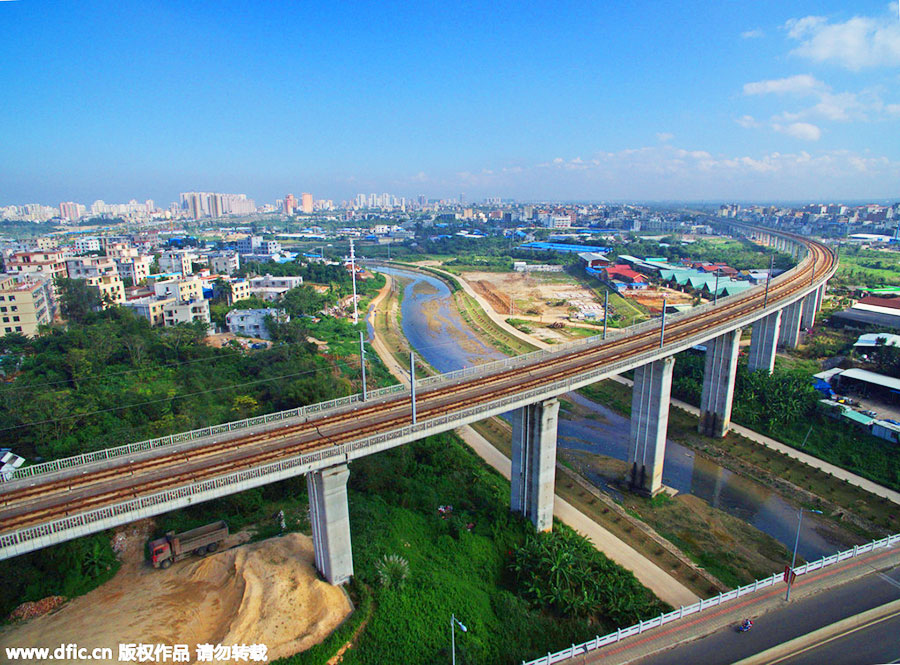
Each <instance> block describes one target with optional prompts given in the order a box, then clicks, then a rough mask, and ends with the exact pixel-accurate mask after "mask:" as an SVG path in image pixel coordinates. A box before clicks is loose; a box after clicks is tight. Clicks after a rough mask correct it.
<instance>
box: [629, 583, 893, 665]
mask: <svg viewBox="0 0 900 665" xmlns="http://www.w3.org/2000/svg"><path fill="white" fill-rule="evenodd" d="M898 599H900V567H895V568H893V569H891V570H888V571H885V572H883V573H874V574H872V575H867V576H865V577H863V578H861V579H859V580H856V581H854V582H850V583H848V584H845V585H842V586H839V587H837V588H836V589H834V590H830V591H823V592H821V593H818V594H816V595H813V596H810V597H808V598H802V599H799V600H791V602H790V604H789V605H787V606H785V607H782V608H780V609H777V610H773V611H771V612H769V613H767V614H764V615H763V616H761V617H759V618H757V617H753V616H751V617H750V618H752V619H753V628H752V629H751V630H749V631H747V632H744V633H739V632H737V626H738V624H739V623H740V622H741V620H742V619H744V618H745V617H744V616H741V615H739V614H737V613H736V614H735V616H734V622H733V624H732V625H731V626H729V627H728V628H725V629H722V630H719V631H717V632H715V633H713V634H711V635H708V636H707V637H704V638H701V639H698V640H695V641H693V642H687V643H684V644H682V645H679V646H677V647H675V648H672V649H669V650H668V651H664V652H662V653H658V654H655V655H653V656H650V657H648V658H645V659H643V660H639V661H636V662H637V663H639V664H640V665H684V664H685V663H696V664H698V665H729V664H730V663H734V662H735V661H738V660H741V659H743V658H747V657H748V656H752V655H754V654H757V653H759V652H760V651H764V650H766V649H769V648H771V647H774V646H776V645H778V644H781V643H783V642H787V641H788V640H791V639H794V638H795V637H800V636H801V635H805V634H807V633H810V632H812V631H814V630H817V629H819V628H824V627H825V626H828V625H830V624H832V623H835V622H836V621H840V620H841V619H845V618H847V617H850V616H854V615H856V614H859V613H860V612H864V611H866V610H869V609H872V608H875V607H878V606H880V605H884V604H885V603H889V602H891V601H894V600H898ZM891 629H893V630H891ZM870 630H871V632H869V631H870ZM867 636H868V639H866V638H867ZM863 643H865V644H866V648H865V649H862V648H860V647H859V646H858V645H860V644H863ZM854 645H856V646H854ZM898 657H900V619H898V618H897V617H895V618H894V619H891V620H888V621H884V622H881V623H879V624H876V625H874V626H872V627H871V629H868V628H866V629H862V630H860V631H857V632H855V633H851V634H850V635H847V636H846V637H845V638H843V639H837V640H833V641H831V642H829V643H827V644H825V645H823V646H821V647H819V648H818V649H813V650H810V651H806V652H804V653H803V654H801V655H798V656H795V657H794V658H797V660H793V659H792V660H785V661H780V662H784V663H790V665H800V664H801V663H802V664H803V665H806V664H810V665H811V664H812V663H815V664H816V665H819V664H821V663H828V664H829V665H840V664H841V663H847V664H848V665H849V664H851V663H852V665H873V664H874V663H891V662H895V661H896V660H897V659H898Z"/></svg>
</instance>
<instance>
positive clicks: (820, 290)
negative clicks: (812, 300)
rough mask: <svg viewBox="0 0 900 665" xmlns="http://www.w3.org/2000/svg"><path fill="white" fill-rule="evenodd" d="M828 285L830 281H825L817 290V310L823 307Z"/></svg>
mask: <svg viewBox="0 0 900 665" xmlns="http://www.w3.org/2000/svg"><path fill="white" fill-rule="evenodd" d="M827 285H828V282H825V283H824V284H822V286H820V287H819V288H818V289H817V290H816V312H819V311H820V310H821V309H822V302H823V301H824V300H825V287H826V286H827Z"/></svg>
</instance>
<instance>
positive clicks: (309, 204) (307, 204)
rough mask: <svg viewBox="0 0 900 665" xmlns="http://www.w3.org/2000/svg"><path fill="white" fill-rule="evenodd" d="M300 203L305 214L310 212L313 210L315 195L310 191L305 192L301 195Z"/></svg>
mask: <svg viewBox="0 0 900 665" xmlns="http://www.w3.org/2000/svg"><path fill="white" fill-rule="evenodd" d="M300 201H301V203H300V205H301V208H302V210H303V212H304V213H305V214H307V215H308V214H310V213H312V211H313V196H312V194H310V193H309V192H303V194H302V196H301V197H300Z"/></svg>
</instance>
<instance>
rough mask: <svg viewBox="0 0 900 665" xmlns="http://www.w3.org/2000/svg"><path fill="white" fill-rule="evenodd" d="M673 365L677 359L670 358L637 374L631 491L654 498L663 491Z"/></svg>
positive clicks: (633, 407)
mask: <svg viewBox="0 0 900 665" xmlns="http://www.w3.org/2000/svg"><path fill="white" fill-rule="evenodd" d="M674 366H675V358H674V357H673V356H669V357H668V358H663V359H662V360H657V361H655V362H652V363H648V364H646V365H641V366H640V367H638V368H637V369H636V370H635V371H634V387H633V388H632V391H631V443H630V448H629V456H628V459H629V461H631V463H632V483H631V484H632V490H634V491H635V492H637V493H640V494H646V495H649V496H654V495H656V494H658V493H659V492H660V490H662V473H663V461H664V460H665V456H666V430H667V429H668V426H669V398H670V396H671V392H672V368H673V367H674Z"/></svg>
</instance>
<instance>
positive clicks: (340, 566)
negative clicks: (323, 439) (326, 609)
mask: <svg viewBox="0 0 900 665" xmlns="http://www.w3.org/2000/svg"><path fill="white" fill-rule="evenodd" d="M349 477H350V471H349V469H348V468H347V465H346V464H339V465H337V466H332V467H329V468H327V469H323V470H321V471H311V472H310V473H308V474H307V476H306V489H307V491H308V492H309V518H310V522H311V523H312V535H313V549H314V550H315V555H316V568H317V569H318V570H319V572H320V573H322V577H324V578H325V579H326V580H328V581H329V582H330V583H331V584H344V583H345V582H347V581H349V580H350V578H351V577H352V576H353V552H352V551H351V549H350V511H349V508H348V505H347V478H349Z"/></svg>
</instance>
